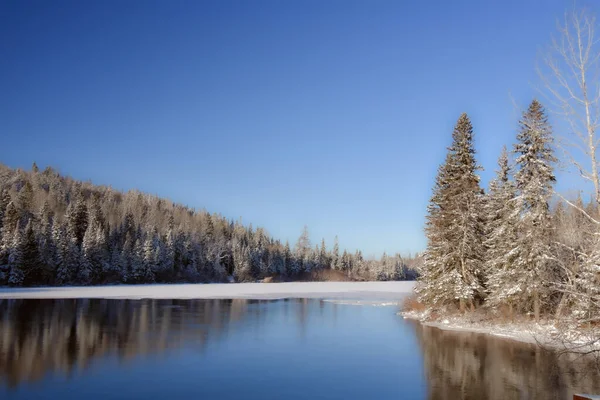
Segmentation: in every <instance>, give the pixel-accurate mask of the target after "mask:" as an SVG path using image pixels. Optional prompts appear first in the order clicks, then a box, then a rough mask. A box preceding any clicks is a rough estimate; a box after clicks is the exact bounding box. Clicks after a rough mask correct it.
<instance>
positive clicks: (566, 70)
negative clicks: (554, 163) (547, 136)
mask: <svg viewBox="0 0 600 400" xmlns="http://www.w3.org/2000/svg"><path fill="white" fill-rule="evenodd" d="M595 30H596V18H595V16H594V15H593V14H591V13H590V12H589V11H587V10H581V11H572V12H569V13H566V14H565V18H564V21H562V22H560V23H558V35H557V36H556V37H554V38H553V39H552V45H551V47H550V51H548V52H547V54H545V56H544V57H543V64H545V68H538V74H539V75H540V77H541V79H542V81H543V83H544V86H545V88H546V90H547V94H548V95H549V96H548V97H549V99H548V100H549V102H550V104H551V107H552V108H554V109H555V111H556V112H557V113H558V114H559V115H560V116H561V117H562V118H563V119H564V121H565V122H566V125H567V127H568V128H567V129H568V131H569V132H567V134H565V135H561V136H562V137H561V147H562V148H563V151H564V152H565V155H566V156H567V159H568V160H569V161H570V163H571V164H572V165H573V166H574V167H575V169H576V170H577V171H578V173H579V174H580V176H581V177H582V178H584V179H585V180H587V181H590V182H591V183H592V184H593V185H594V198H595V200H596V207H598V206H599V205H600V178H599V176H598V168H599V166H598V145H599V144H600V138H598V136H597V130H598V126H599V121H600V103H599V102H600V79H599V78H600V76H599V72H600V68H599V67H600V50H599V48H598V38H596V33H595Z"/></svg>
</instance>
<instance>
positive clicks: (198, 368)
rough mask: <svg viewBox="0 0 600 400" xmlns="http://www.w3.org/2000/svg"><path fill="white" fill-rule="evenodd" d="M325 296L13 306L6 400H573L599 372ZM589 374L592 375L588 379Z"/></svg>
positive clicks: (3, 339)
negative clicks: (424, 325) (254, 299)
mask: <svg viewBox="0 0 600 400" xmlns="http://www.w3.org/2000/svg"><path fill="white" fill-rule="evenodd" d="M397 311H398V310H397V308H396V307H375V306H372V305H346V304H338V303H335V302H330V301H323V300H317V299H310V300H302V299H290V300H276V301H248V300H2V301H0V398H2V399H66V398H79V399H86V400H94V399H130V398H137V399H175V398H181V399H213V398H214V399H529V398H531V399H568V398H571V396H572V393H573V392H581V391H583V392H588V393H590V392H594V391H595V392H596V393H600V379H598V375H597V372H596V370H594V369H593V368H589V367H590V362H589V361H585V362H583V363H582V362H578V363H573V362H572V360H567V359H563V358H558V357H557V356H556V355H555V354H553V353H549V352H545V351H541V350H539V349H536V348H535V347H534V346H531V345H527V344H520V343H515V342H510V341H505V340H501V339H498V338H492V337H488V336H484V335H476V334H470V333H455V332H445V331H440V330H438V329H435V328H430V327H423V326H421V325H419V324H417V323H414V322H411V321H406V320H403V319H402V318H401V317H399V316H397V315H396V313H397ZM584 370H585V371H587V372H586V373H585V374H584V373H582V372H583V371H584Z"/></svg>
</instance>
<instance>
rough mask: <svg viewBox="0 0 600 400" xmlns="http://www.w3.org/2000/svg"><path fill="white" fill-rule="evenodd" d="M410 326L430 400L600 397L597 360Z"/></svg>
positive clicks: (460, 333) (432, 328)
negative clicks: (416, 340)
mask: <svg viewBox="0 0 600 400" xmlns="http://www.w3.org/2000/svg"><path fill="white" fill-rule="evenodd" d="M411 323H412V324H413V325H414V329H415V332H416V335H417V339H418V342H419V344H420V346H421V351H422V354H423V363H424V368H425V374H426V377H427V381H428V387H429V396H428V397H429V399H431V400H446V399H447V400H456V399H489V400H496V399H497V400H508V399H539V400H547V399H561V400H563V399H569V400H570V399H572V398H573V394H574V393H581V392H584V393H600V377H599V376H598V373H597V369H596V368H595V367H596V366H595V360H594V359H591V358H590V359H587V358H585V357H580V356H574V355H561V356H560V357H559V356H558V355H557V354H556V353H554V352H551V351H547V350H544V349H541V348H539V347H537V346H536V345H533V344H527V343H519V342H515V341H511V340H506V339H502V338H498V337H493V336H489V335H483V334H477V333H469V332H453V331H444V330H441V329H438V328H434V327H428V326H423V325H421V324H419V323H416V322H411Z"/></svg>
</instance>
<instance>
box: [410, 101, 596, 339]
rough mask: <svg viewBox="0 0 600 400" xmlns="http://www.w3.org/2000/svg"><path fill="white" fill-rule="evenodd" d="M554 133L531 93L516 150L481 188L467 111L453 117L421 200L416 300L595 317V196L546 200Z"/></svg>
mask: <svg viewBox="0 0 600 400" xmlns="http://www.w3.org/2000/svg"><path fill="white" fill-rule="evenodd" d="M553 141H554V139H553V133H552V129H551V126H550V124H549V122H548V119H547V117H546V114H545V111H544V108H543V107H542V105H541V104H540V103H539V102H538V101H537V100H534V101H533V102H532V103H531V105H530V106H529V108H528V109H527V110H526V111H525V112H524V113H523V116H522V118H521V120H520V122H519V131H518V134H517V137H516V143H515V145H514V147H513V149H512V152H511V153H512V155H513V156H514V157H510V154H509V153H508V152H507V150H506V149H504V151H503V152H502V153H501V155H500V158H499V169H498V171H497V175H496V177H495V179H494V180H492V181H491V183H490V187H489V190H488V191H487V193H484V191H483V190H482V188H481V187H480V183H479V177H478V175H477V171H478V169H479V166H478V164H477V162H476V159H475V149H474V145H473V128H472V125H471V122H470V120H469V118H468V116H467V115H466V114H463V115H462V116H461V117H460V118H459V120H458V123H457V124H456V127H455V129H454V132H453V135H452V145H451V146H450V147H449V149H448V153H447V157H446V160H445V162H444V163H443V164H442V165H441V166H440V168H439V171H438V176H437V179H436V183H435V187H434V190H433V196H432V198H431V202H430V204H429V208H428V217H427V225H426V234H427V238H428V245H427V251H426V254H425V262H424V264H423V266H422V268H421V272H422V275H421V278H420V282H419V284H418V288H417V292H418V294H419V297H420V300H421V301H422V302H423V303H425V304H427V305H429V306H432V307H433V308H437V309H448V308H456V309H459V310H463V311H465V310H466V309H476V308H479V307H485V308H486V309H487V310H491V311H492V312H493V313H497V314H499V315H504V316H506V315H508V316H510V317H514V316H515V315H531V316H533V317H534V318H535V319H536V320H539V319H540V317H541V316H546V317H548V318H560V317H568V318H570V319H574V320H576V321H578V322H580V323H584V324H587V326H588V327H594V326H595V324H597V323H598V322H600V302H599V299H600V297H599V294H600V225H598V222H597V221H599V220H600V219H599V218H598V203H597V202H596V201H595V199H594V200H593V201H591V202H590V204H587V205H586V204H584V202H583V201H582V200H581V198H579V199H577V200H575V201H568V200H564V201H563V200H560V199H557V200H558V201H557V202H556V206H555V207H551V202H552V201H553V198H554V194H555V192H554V190H553V186H554V184H555V181H556V177H555V175H554V165H555V163H556V162H557V159H556V157H555V155H554V152H553ZM565 201H568V203H569V204H565ZM590 340H591V341H594V340H596V339H594V338H591V339H590Z"/></svg>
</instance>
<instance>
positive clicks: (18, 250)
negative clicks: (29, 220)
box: [8, 224, 25, 286]
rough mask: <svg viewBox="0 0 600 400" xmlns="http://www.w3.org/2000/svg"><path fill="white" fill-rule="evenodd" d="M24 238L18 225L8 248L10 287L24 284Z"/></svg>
mask: <svg viewBox="0 0 600 400" xmlns="http://www.w3.org/2000/svg"><path fill="white" fill-rule="evenodd" d="M24 243H25V238H24V236H23V232H22V231H21V228H19V226H18V224H17V226H16V227H15V230H14V233H13V243H12V245H11V246H10V254H9V256H8V266H9V271H10V272H9V276H8V284H9V285H11V286H22V285H23V283H24V282H25V272H24V271H23V247H24Z"/></svg>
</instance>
